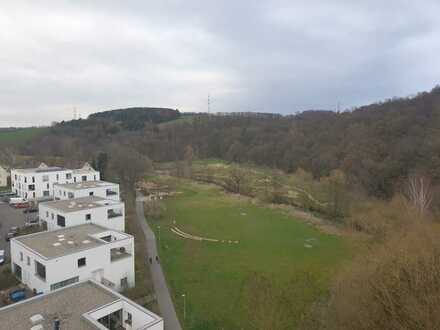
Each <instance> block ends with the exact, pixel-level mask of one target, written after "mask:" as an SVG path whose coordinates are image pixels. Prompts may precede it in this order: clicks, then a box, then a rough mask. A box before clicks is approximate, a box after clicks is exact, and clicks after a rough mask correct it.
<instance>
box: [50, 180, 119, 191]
mask: <svg viewBox="0 0 440 330" xmlns="http://www.w3.org/2000/svg"><path fill="white" fill-rule="evenodd" d="M55 185H56V186H58V187H62V188H65V189H70V190H83V189H91V188H102V187H114V186H117V185H118V184H117V183H113V182H107V181H83V182H77V183H56V184H55Z"/></svg>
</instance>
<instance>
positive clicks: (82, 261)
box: [78, 257, 86, 268]
mask: <svg viewBox="0 0 440 330" xmlns="http://www.w3.org/2000/svg"><path fill="white" fill-rule="evenodd" d="M85 265H86V258H85V257H84V258H80V259H78V268H80V267H84V266H85Z"/></svg>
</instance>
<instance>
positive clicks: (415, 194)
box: [405, 174, 433, 217]
mask: <svg viewBox="0 0 440 330" xmlns="http://www.w3.org/2000/svg"><path fill="white" fill-rule="evenodd" d="M405 193H406V197H407V198H408V200H409V201H410V202H411V204H412V205H413V207H414V208H415V209H416V210H417V212H418V214H419V216H421V217H423V216H425V215H426V212H427V211H428V210H429V208H430V206H431V203H432V198H433V190H432V185H431V179H430V178H429V177H427V176H424V175H420V174H415V175H411V176H410V177H409V178H408V182H407V184H406V191H405Z"/></svg>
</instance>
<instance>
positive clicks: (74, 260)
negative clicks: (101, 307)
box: [11, 237, 135, 293]
mask: <svg viewBox="0 0 440 330" xmlns="http://www.w3.org/2000/svg"><path fill="white" fill-rule="evenodd" d="M119 247H125V248H126V250H127V251H128V252H130V254H131V256H128V257H124V258H122V259H119V260H117V261H113V262H112V261H111V259H110V250H111V249H113V248H119ZM54 248H56V247H54ZM20 252H22V253H23V261H21V260H20ZM27 257H30V265H28V264H27ZM83 257H85V258H86V265H85V266H83V267H79V268H78V259H80V258H83ZM35 260H36V261H38V262H40V263H41V264H43V265H45V267H46V281H43V280H41V279H40V278H39V277H37V276H36V275H35ZM14 263H15V264H17V265H19V266H20V267H21V268H22V282H23V283H24V284H26V285H27V286H28V287H29V288H30V289H36V290H37V292H45V293H46V292H49V291H50V286H51V285H52V284H55V283H58V282H61V281H64V280H67V279H70V278H73V277H76V276H79V281H83V280H88V279H95V280H97V281H100V280H101V278H94V275H95V274H94V272H95V271H97V270H101V271H102V277H104V278H106V279H107V280H109V281H111V282H113V283H114V284H115V285H116V286H115V287H114V288H113V289H115V290H117V291H119V290H121V286H120V285H121V279H122V278H124V277H127V283H128V286H129V287H134V286H135V270H134V240H133V237H128V238H125V239H123V240H120V241H116V242H112V243H106V244H103V245H101V246H98V247H95V248H91V249H87V250H83V251H81V252H75V253H72V254H69V255H66V256H63V257H59V258H54V259H45V258H43V257H41V256H39V255H38V254H36V253H35V252H34V251H32V250H30V249H28V248H26V247H25V246H23V245H22V244H20V243H18V241H16V240H15V239H12V240H11V265H13V264H14Z"/></svg>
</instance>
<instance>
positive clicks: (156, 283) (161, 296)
mask: <svg viewBox="0 0 440 330" xmlns="http://www.w3.org/2000/svg"><path fill="white" fill-rule="evenodd" d="M142 197H143V196H142V195H140V194H139V195H138V198H137V201H136V212H137V219H138V221H139V223H140V225H141V227H142V230H143V232H144V235H145V239H146V240H147V255H148V257H151V258H152V259H153V263H152V264H151V265H150V269H151V277H152V279H153V287H154V292H155V293H156V297H157V302H158V304H159V309H160V312H161V314H162V317H163V319H164V327H165V330H181V329H182V327H181V325H180V323H179V319H178V318H177V314H176V310H175V309H174V304H173V300H172V299H171V294H170V291H169V290H168V286H167V282H166V280H165V276H164V274H163V271H162V267H161V265H160V263H158V262H156V260H155V259H156V256H157V255H158V254H157V245H156V237H155V235H154V232H153V231H152V230H151V228H150V226H149V225H148V223H147V221H146V219H145V215H144V203H143V198H142Z"/></svg>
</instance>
